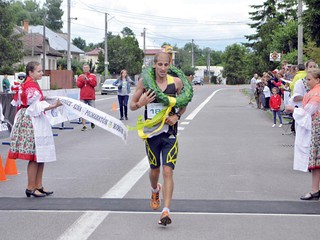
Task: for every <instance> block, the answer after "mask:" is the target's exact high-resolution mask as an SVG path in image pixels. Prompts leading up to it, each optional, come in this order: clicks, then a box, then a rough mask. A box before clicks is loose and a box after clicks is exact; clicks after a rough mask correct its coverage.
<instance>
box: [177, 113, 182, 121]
mask: <svg viewBox="0 0 320 240" xmlns="http://www.w3.org/2000/svg"><path fill="white" fill-rule="evenodd" d="M176 115H177V116H178V119H179V120H180V118H181V114H180V113H178V112H177V113H176Z"/></svg>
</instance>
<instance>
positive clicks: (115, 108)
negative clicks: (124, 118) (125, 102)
mask: <svg viewBox="0 0 320 240" xmlns="http://www.w3.org/2000/svg"><path fill="white" fill-rule="evenodd" d="M112 111H113V112H114V111H117V102H116V101H114V102H113V104H112Z"/></svg>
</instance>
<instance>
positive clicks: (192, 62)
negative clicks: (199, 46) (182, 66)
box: [191, 39, 194, 68]
mask: <svg viewBox="0 0 320 240" xmlns="http://www.w3.org/2000/svg"><path fill="white" fill-rule="evenodd" d="M191 66H192V67H193V68H194V48H193V39H192V41H191Z"/></svg>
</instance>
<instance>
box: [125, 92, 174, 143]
mask: <svg viewBox="0 0 320 240" xmlns="http://www.w3.org/2000/svg"><path fill="white" fill-rule="evenodd" d="M168 99H169V106H168V107H166V108H164V109H162V110H161V111H160V112H158V113H157V114H156V115H155V116H154V117H153V118H152V119H147V120H145V121H143V116H139V117H138V121H137V124H136V126H135V127H130V126H127V127H128V129H129V130H138V135H139V137H140V138H142V139H146V138H148V137H149V136H150V135H151V134H153V133H156V132H158V131H160V129H161V128H162V127H163V125H164V123H165V121H166V118H167V116H168V115H169V113H170V112H171V109H172V108H173V106H174V105H176V98H174V97H170V96H168ZM160 122H161V124H160V126H159V127H158V128H157V129H155V130H154V131H153V132H151V133H148V134H145V133H144V131H143V129H144V128H145V127H146V128H151V127H153V126H155V125H157V124H158V123H160Z"/></svg>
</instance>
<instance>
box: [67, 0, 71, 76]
mask: <svg viewBox="0 0 320 240" xmlns="http://www.w3.org/2000/svg"><path fill="white" fill-rule="evenodd" d="M70 5H71V4H70V0H68V39H67V41H68V47H67V51H68V52H67V69H68V70H71V51H70V39H71V37H70V35H71V23H70V21H71V17H70V8H71V7H70Z"/></svg>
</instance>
